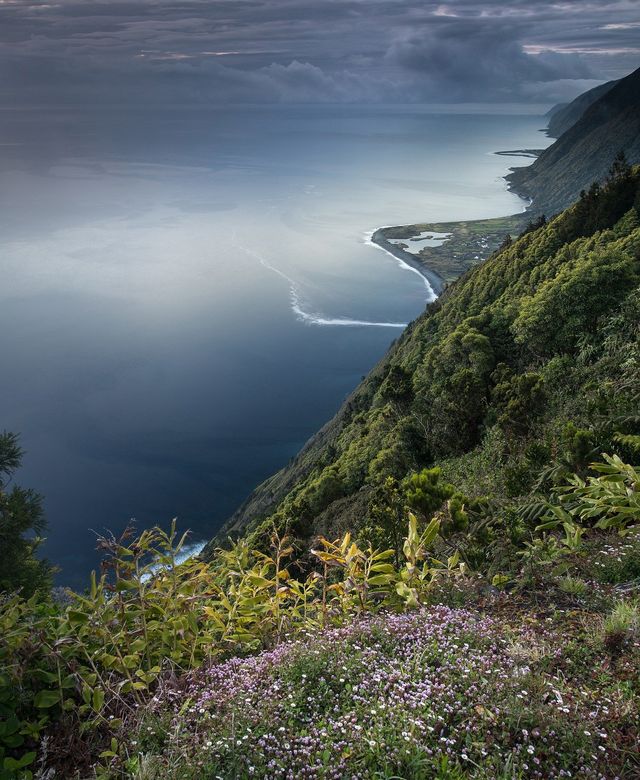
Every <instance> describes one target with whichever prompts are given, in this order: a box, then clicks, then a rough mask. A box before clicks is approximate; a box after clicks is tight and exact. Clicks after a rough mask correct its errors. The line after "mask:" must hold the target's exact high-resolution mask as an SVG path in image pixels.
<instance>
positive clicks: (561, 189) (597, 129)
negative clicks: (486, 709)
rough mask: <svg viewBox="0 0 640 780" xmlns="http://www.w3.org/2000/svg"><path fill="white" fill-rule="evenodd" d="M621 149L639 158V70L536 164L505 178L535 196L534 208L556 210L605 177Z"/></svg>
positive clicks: (592, 107)
mask: <svg viewBox="0 0 640 780" xmlns="http://www.w3.org/2000/svg"><path fill="white" fill-rule="evenodd" d="M603 86H606V85H603ZM591 92H593V90H592V91H591ZM586 94H587V95H589V94H590V93H586ZM556 116H557V114H556ZM620 150H622V151H624V153H625V155H626V158H627V160H628V161H629V162H630V163H638V162H640V68H639V69H638V70H635V71H634V72H633V73H631V74H629V75H628V76H626V77H625V78H623V79H620V81H618V82H616V83H615V84H614V86H613V87H611V89H609V90H608V91H606V92H605V94H604V95H602V96H601V97H599V98H598V99H597V100H596V101H595V102H594V103H592V104H591V105H590V106H589V107H588V108H587V109H586V110H585V112H584V113H583V115H582V117H581V118H580V119H579V120H578V121H577V122H576V123H575V124H574V125H573V126H572V127H570V128H569V129H568V130H567V131H566V132H565V133H563V134H562V136H561V137H560V138H558V140H557V141H556V142H555V143H553V144H552V145H551V146H550V147H549V148H548V149H545V151H544V152H543V153H542V154H541V155H540V157H538V159H537V160H536V161H535V162H534V163H533V165H531V166H529V167H527V168H514V169H513V171H512V173H510V174H509V175H508V176H507V177H506V178H507V181H508V182H509V184H510V186H511V188H512V189H513V190H514V191H515V192H517V193H518V194H520V195H522V196H524V197H528V198H531V199H532V200H533V204H532V208H531V210H532V211H534V212H538V213H540V212H545V213H546V214H554V213H556V212H558V211H561V210H562V209H564V208H566V207H567V206H568V205H569V204H571V203H573V202H574V201H575V200H576V199H577V198H578V196H579V195H580V192H581V190H586V189H589V187H590V186H591V184H592V183H593V182H594V181H603V180H604V179H605V178H606V176H607V173H608V171H609V168H610V167H611V163H612V160H613V159H614V157H615V156H616V154H617V153H618V152H619V151H620Z"/></svg>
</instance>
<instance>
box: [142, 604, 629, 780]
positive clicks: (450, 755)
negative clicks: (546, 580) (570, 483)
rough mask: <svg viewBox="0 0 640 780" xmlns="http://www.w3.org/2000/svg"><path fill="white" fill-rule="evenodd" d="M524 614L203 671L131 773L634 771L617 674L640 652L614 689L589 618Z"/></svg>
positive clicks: (162, 709) (387, 624)
mask: <svg viewBox="0 0 640 780" xmlns="http://www.w3.org/2000/svg"><path fill="white" fill-rule="evenodd" d="M495 612H496V614H497V615H500V609H496V610H495ZM513 617H514V616H513V614H511V615H510V616H509V618H507V616H506V615H502V617H491V618H489V617H486V616H483V615H482V614H481V613H480V612H477V611H474V610H468V609H452V608H449V607H445V606H437V607H433V608H426V609H422V610H420V611H417V612H413V613H410V614H400V615H398V614H386V615H384V614H381V615H377V616H375V617H371V618H367V619H361V620H357V621H355V622H353V623H352V624H351V625H349V626H347V627H342V628H335V629H331V630H328V631H326V632H323V633H315V634H309V635H307V636H305V637H304V638H298V639H297V640H296V641H290V642H284V643H283V644H281V645H279V646H278V647H277V648H275V649H273V650H270V651H265V652H263V653H261V654H259V655H256V656H253V657H249V658H232V659H229V660H227V661H224V662H221V663H217V664H214V665H212V666H209V667H205V668H203V669H201V670H199V671H198V672H197V673H194V674H192V675H191V676H189V677H188V678H187V680H186V681H182V682H181V683H179V684H178V683H176V684H175V685H174V686H171V687H164V688H163V689H162V691H161V692H159V693H158V695H157V696H156V698H155V700H154V702H153V707H152V713H153V714H149V715H148V716H147V717H146V718H145V719H143V721H142V726H141V727H140V729H139V732H138V734H136V735H135V739H133V740H132V745H131V752H132V754H134V753H135V754H136V755H135V757H134V758H132V759H131V762H130V768H131V774H132V776H135V777H139V778H156V777H157V778H159V777H163V778H167V779H168V778H210V779H211V780H213V779H214V778H225V779H226V778H286V779H287V780H297V779H298V778H327V779H330V780H342V778H353V780H355V779H356V778H359V779H361V780H364V779H365V778H388V779H389V780H391V778H406V779H407V780H409V779H410V778H425V779H426V778H440V779H441V780H444V779H445V778H450V779H455V778H466V777H470V778H485V779H486V780H489V778H492V779H498V778H503V779H504V780H506V778H544V779H545V780H552V779H553V778H614V777H616V776H619V777H631V776H633V775H629V774H625V773H621V774H620V775H618V774H617V769H616V767H622V766H628V765H629V755H630V753H631V752H633V750H634V744H633V741H634V737H633V735H634V734H637V726H638V720H637V718H638V713H637V711H636V710H635V707H634V701H637V698H636V697H637V691H634V690H633V686H634V685H635V686H637V680H635V681H634V680H633V679H630V680H629V681H628V685H626V687H625V684H624V679H625V674H624V673H621V670H623V669H624V668H627V667H626V666H625V664H629V663H630V666H629V667H628V668H627V672H628V673H629V674H628V676H630V677H631V678H632V677H633V669H634V668H635V669H636V670H637V665H635V664H634V662H633V660H631V656H633V654H634V653H635V659H636V662H637V657H638V646H637V643H636V644H635V645H633V646H632V647H631V648H630V649H629V650H628V652H627V656H626V658H625V659H624V660H623V659H620V663H621V664H622V666H621V667H619V668H617V669H616V670H615V682H614V676H613V672H612V669H611V668H610V663H609V661H607V660H606V659H605V657H604V656H603V655H602V653H601V650H598V649H596V648H595V645H594V646H593V647H592V646H591V645H590V643H589V641H588V632H589V631H590V630H592V629H591V628H590V627H589V621H588V620H586V621H585V620H583V619H580V615H579V613H577V612H576V613H575V614H574V615H569V616H567V613H566V612H561V613H559V614H557V615H555V616H554V617H552V618H548V619H542V620H540V619H537V618H536V619H534V616H533V615H530V616H529V618H528V619H524V620H523V619H522V615H520V616H519V617H518V620H517V621H516V622H517V624H518V625H517V626H516V627H515V628H513V627H512V625H513V623H514V620H513ZM510 624H511V625H510ZM560 627H561V630H560ZM629 654H631V656H630V655H629ZM608 664H609V666H608ZM594 672H595V674H594ZM610 673H611V675H610ZM614 731H615V732H616V739H612V736H611V735H612V734H613V732H614ZM625 735H626V736H625ZM635 749H637V746H636V747H635ZM625 771H626V770H625Z"/></svg>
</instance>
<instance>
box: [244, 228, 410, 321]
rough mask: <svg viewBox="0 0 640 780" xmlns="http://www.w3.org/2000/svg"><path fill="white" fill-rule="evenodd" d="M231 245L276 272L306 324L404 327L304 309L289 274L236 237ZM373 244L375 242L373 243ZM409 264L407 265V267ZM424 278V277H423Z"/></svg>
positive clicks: (293, 309)
mask: <svg viewBox="0 0 640 780" xmlns="http://www.w3.org/2000/svg"><path fill="white" fill-rule="evenodd" d="M233 245H234V246H235V247H236V248H237V249H239V250H241V251H242V252H244V253H245V254H246V255H249V257H253V258H254V260H257V262H258V263H260V265H261V266H262V267H263V268H266V269H267V270H268V271H271V272H272V273H274V274H277V275H278V276H279V277H280V278H281V279H284V281H285V282H286V283H287V284H288V286H289V300H290V302H291V311H293V313H294V314H295V315H296V317H297V319H298V320H299V321H300V322H305V323H307V324H308V325H320V326H330V327H335V326H338V327H340V326H342V327H365V328H406V327H407V323H406V322H372V321H370V320H354V319H350V318H349V317H325V316H323V315H322V314H316V313H314V312H308V311H305V309H304V308H303V305H302V299H301V296H300V292H299V288H298V284H297V283H296V282H295V280H293V279H292V278H291V277H290V276H288V275H287V274H285V273H284V271H281V270H280V269H279V268H276V267H275V266H274V265H272V264H271V263H270V262H269V261H268V260H267V259H266V258H265V257H263V256H262V255H261V254H259V253H258V252H256V251H255V250H253V249H249V247H246V246H242V245H241V244H239V243H238V242H237V241H236V237H235V235H234V237H233ZM374 246H375V244H374ZM408 267H409V266H407V268H408ZM423 278H424V277H423Z"/></svg>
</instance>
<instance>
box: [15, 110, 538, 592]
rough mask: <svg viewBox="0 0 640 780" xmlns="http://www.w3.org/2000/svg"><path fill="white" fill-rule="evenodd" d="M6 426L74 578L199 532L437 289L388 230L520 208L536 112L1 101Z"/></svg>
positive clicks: (64, 569)
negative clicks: (168, 538)
mask: <svg viewBox="0 0 640 780" xmlns="http://www.w3.org/2000/svg"><path fill="white" fill-rule="evenodd" d="M1 116H2V123H1V127H0V206H1V208H0V223H1V228H0V271H1V274H2V284H1V286H0V349H1V354H2V359H3V361H2V365H3V379H2V382H1V383H0V409H1V410H2V414H1V416H0V428H4V429H6V430H11V431H15V432H18V433H20V435H21V442H22V446H23V447H24V449H25V458H24V465H23V468H22V469H21V470H20V472H19V473H18V474H17V475H16V482H17V484H20V485H22V486H25V487H31V488H33V489H35V490H37V491H38V492H41V493H42V494H43V495H44V497H45V510H46V514H47V517H48V522H49V530H48V533H47V541H46V543H45V544H44V547H43V551H44V553H45V554H46V555H47V556H48V557H49V559H50V560H51V561H52V562H53V563H55V564H56V565H57V566H59V567H60V572H59V574H58V576H57V579H58V582H59V583H60V584H65V585H71V586H73V587H82V586H83V585H84V584H85V583H86V582H87V577H88V572H89V570H90V569H91V568H95V567H96V566H97V564H98V556H97V553H96V552H95V540H96V534H100V533H104V532H105V531H106V530H107V529H108V530H111V531H113V532H114V533H116V534H117V533H118V532H119V531H120V530H121V529H122V528H124V527H125V526H126V525H127V524H128V523H129V522H130V521H131V520H134V521H135V523H136V525H137V526H138V527H139V528H143V527H145V526H149V525H152V524H153V525H155V524H160V525H164V526H168V524H169V522H170V520H171V519H172V518H173V517H177V518H178V528H179V529H180V530H186V529H191V532H192V535H191V543H192V544H193V545H197V544H198V543H200V542H202V541H204V540H207V539H208V538H210V537H211V536H212V535H213V534H214V533H215V531H216V530H217V528H219V526H220V524H221V523H222V522H223V521H224V520H225V519H226V518H227V517H228V516H229V515H230V514H231V512H232V511H233V510H234V509H235V508H236V507H237V505H238V504H239V503H240V502H241V501H242V499H243V498H244V497H245V496H246V495H247V493H248V492H249V491H250V490H251V489H252V488H253V487H254V486H255V485H257V484H258V483H259V482H260V481H262V480H263V479H265V478H266V477H268V476H269V475H270V474H272V473H273V472H274V471H276V470H277V469H278V468H280V467H282V466H283V465H285V464H286V463H287V461H288V460H289V459H290V458H291V457H292V456H293V455H295V453H296V452H297V451H298V450H299V448H300V447H301V446H302V445H303V443H304V442H305V440H306V439H307V438H308V437H309V436H310V435H312V434H313V433H314V432H315V431H316V430H317V429H318V428H319V427H320V426H321V425H322V424H323V423H324V422H326V421H327V420H328V419H329V418H330V417H331V416H332V415H333V414H334V413H335V412H336V411H337V409H338V407H339V406H340V403H341V402H342V401H343V399H344V398H345V396H346V395H347V394H348V393H349V392H350V391H351V390H353V388H354V387H355V386H356V385H357V383H358V382H359V381H360V379H361V377H362V376H363V375H364V374H366V372H367V371H368V370H369V369H370V368H371V367H372V366H373V365H374V364H375V363H376V362H377V361H378V360H379V359H380V358H381V357H382V356H383V355H384V353H385V351H386V349H387V348H388V347H389V345H390V344H391V342H392V341H393V340H394V339H395V338H397V337H398V336H399V335H400V333H401V332H402V328H403V326H404V325H405V324H406V323H407V322H409V321H410V320H411V319H413V318H415V317H416V316H417V315H419V314H420V312H421V311H423V309H424V307H425V305H426V303H427V302H428V301H429V300H431V299H433V292H432V290H431V289H430V287H429V285H428V283H427V282H426V280H425V279H424V278H423V277H422V276H421V275H420V274H419V273H417V272H416V271H415V269H412V268H409V267H408V266H404V265H403V264H401V263H399V262H398V261H396V260H395V259H394V258H393V257H391V256H389V255H388V254H385V253H384V252H382V251H380V250H379V249H378V248H376V247H373V246H371V244H370V242H368V236H370V235H371V231H373V230H374V229H376V228H377V227H379V226H382V225H394V224H409V223H413V222H425V221H442V220H459V219H474V218H483V217H492V216H501V215H505V214H511V213H514V212H516V211H520V210H522V209H523V207H524V205H525V204H524V203H523V201H521V200H520V199H519V198H517V197H516V196H515V195H513V194H511V193H509V192H508V191H507V189H506V187H505V183H504V181H503V180H502V176H503V175H504V174H505V173H506V171H507V168H508V166H510V165H520V164H526V162H527V161H526V160H517V159H515V158H509V157H502V156H497V155H495V154H493V152H495V151H497V150H504V149H518V148H538V147H541V146H544V145H546V144H547V143H548V139H547V138H546V137H545V136H543V135H542V134H541V133H540V132H539V130H540V128H541V127H542V126H543V125H544V124H545V120H544V119H543V117H542V116H541V115H540V114H539V113H530V112H523V113H518V112H517V111H516V109H511V113H510V112H509V111H508V110H506V109H504V108H503V109H502V110H501V112H499V113H496V112H495V111H493V110H491V109H489V108H485V109H483V110H475V111H472V110H471V109H466V110H461V109H458V111H457V113H446V111H445V109H443V108H442V107H439V108H435V107H431V108H430V107H428V106H366V107H362V106H297V107H291V106H288V107H287V106H272V107H255V106H253V107H250V106H247V107H235V108H233V109H232V108H228V107H226V108H201V109H193V108H191V109H185V108H181V107H174V108H167V109H164V110H162V111H149V110H142V109H141V110H139V111H135V110H132V109H127V110H126V111H125V110H119V109H114V108H109V109H106V108H105V109H95V110H93V111H91V110H88V109H85V110H83V111H82V112H80V111H76V110H73V109H66V110H61V109H60V110H46V111H45V110H31V111H24V112H22V111H3V112H1Z"/></svg>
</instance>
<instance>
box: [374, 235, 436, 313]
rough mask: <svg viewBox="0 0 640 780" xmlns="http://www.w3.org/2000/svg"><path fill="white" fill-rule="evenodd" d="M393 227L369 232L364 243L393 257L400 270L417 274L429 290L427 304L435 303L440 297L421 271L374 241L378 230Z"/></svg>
mask: <svg viewBox="0 0 640 780" xmlns="http://www.w3.org/2000/svg"><path fill="white" fill-rule="evenodd" d="M389 227H393V226H392V225H382V227H379V228H375V230H369V231H367V232H366V233H365V234H364V243H365V244H366V245H367V246H374V247H375V248H376V249H380V250H381V251H382V252H384V253H385V254H386V255H389V257H393V259H394V260H395V261H396V263H398V265H399V266H400V268H402V270H403V271H411V273H413V274H417V275H418V276H419V277H420V278H421V279H422V281H423V283H424V286H425V287H426V288H427V291H428V292H427V303H433V301H435V299H436V298H437V297H438V296H437V295H436V294H435V292H434V290H433V287H432V286H431V285H430V284H429V280H428V279H427V277H426V276H425V275H424V274H423V273H420V271H419V270H418V269H417V268H414V267H413V266H412V265H409V264H408V263H405V262H404V260H403V259H402V258H400V257H398V256H397V255H394V254H393V252H390V251H389V250H388V249H385V248H384V247H383V246H380V244H376V242H375V241H374V240H373V234H374V233H377V232H378V230H384V229H385V228H389Z"/></svg>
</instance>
